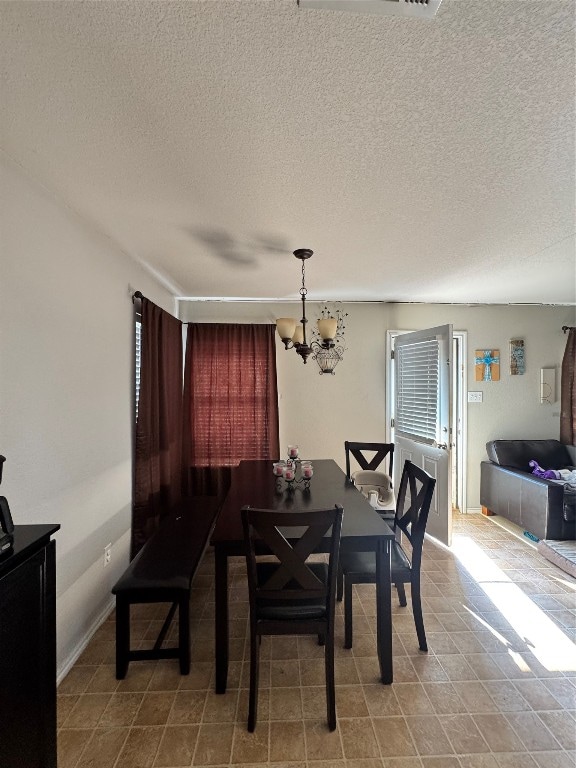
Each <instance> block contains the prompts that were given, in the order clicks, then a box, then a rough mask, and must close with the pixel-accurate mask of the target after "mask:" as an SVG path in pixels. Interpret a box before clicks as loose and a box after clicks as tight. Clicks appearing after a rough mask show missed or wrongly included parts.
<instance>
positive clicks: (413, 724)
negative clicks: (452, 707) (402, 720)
mask: <svg viewBox="0 0 576 768" xmlns="http://www.w3.org/2000/svg"><path fill="white" fill-rule="evenodd" d="M447 717H450V715H447ZM406 722H407V724H408V729H409V731H410V735H411V736H412V739H413V740H414V744H415V745H416V749H417V751H418V754H419V755H430V756H432V755H450V754H453V752H454V749H453V748H452V746H451V744H450V741H449V740H448V738H447V737H446V734H445V732H444V730H443V728H442V725H441V722H440V719H439V718H438V717H436V716H435V715H416V716H411V717H407V718H406Z"/></svg>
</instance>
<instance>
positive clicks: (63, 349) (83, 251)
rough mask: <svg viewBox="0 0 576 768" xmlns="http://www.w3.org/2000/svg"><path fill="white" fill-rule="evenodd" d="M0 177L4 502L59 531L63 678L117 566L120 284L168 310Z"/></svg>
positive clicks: (127, 371)
mask: <svg viewBox="0 0 576 768" xmlns="http://www.w3.org/2000/svg"><path fill="white" fill-rule="evenodd" d="M0 171H1V179H2V185H1V197H2V199H1V210H2V214H1V215H2V223H1V232H2V235H1V250H0V259H1V268H0V329H1V333H0V361H1V364H0V453H1V454H3V455H5V456H6V459H7V460H6V463H5V465H4V477H3V482H2V487H1V493H2V495H4V496H6V498H7V499H8V501H9V503H10V508H11V511H12V516H13V518H14V522H15V524H26V523H60V525H61V526H62V528H61V530H60V531H59V532H58V533H57V534H56V536H55V539H56V553H57V566H56V567H57V632H58V669H59V675H60V676H61V675H62V673H63V672H64V671H66V669H67V668H68V666H69V664H70V663H71V661H73V659H74V657H75V655H77V653H78V652H79V651H80V650H81V648H82V644H83V642H84V641H85V639H86V636H87V633H89V632H90V631H92V630H93V629H94V627H95V626H96V624H97V622H98V621H99V620H100V619H101V618H102V616H103V614H104V613H105V612H106V610H107V609H108V608H109V606H110V600H111V595H110V588H111V586H112V585H113V583H114V581H115V580H116V579H117V578H118V576H119V574H120V573H121V572H122V570H123V569H124V568H125V567H126V565H127V562H128V546H129V529H130V517H131V511H130V508H131V491H132V480H131V412H132V407H131V392H132V378H133V372H132V360H133V351H132V350H133V319H132V301H131V298H130V293H129V291H130V289H129V286H130V285H131V286H133V287H134V289H136V290H141V291H142V292H143V293H144V295H145V296H147V297H148V298H150V299H151V300H153V301H155V302H156V303H158V304H160V305H161V306H163V307H164V308H165V309H167V310H168V311H171V312H172V313H174V311H175V306H174V302H173V299H172V297H171V296H169V295H168V293H167V292H166V291H165V290H164V289H163V288H161V287H159V285H158V284H157V283H156V282H155V281H154V280H153V279H152V278H151V277H150V276H149V275H148V273H146V272H145V271H143V270H142V268H141V267H139V266H138V265H137V264H136V262H135V261H133V260H132V259H130V258H129V257H127V256H126V255H125V254H123V253H122V252H121V251H120V249H119V248H117V247H116V246H115V245H114V244H113V243H112V242H110V240H109V239H107V238H104V237H102V236H100V235H99V234H98V233H96V232H94V231H92V229H91V227H90V226H89V224H87V223H86V222H83V221H82V219H81V218H80V217H78V216H77V215H75V214H74V213H73V212H72V211H70V210H69V209H68V208H66V207H65V206H63V205H62V204H61V203H60V202H56V201H54V200H52V199H51V198H50V196H49V195H48V194H47V193H46V192H45V191H44V190H43V189H42V188H40V187H38V186H37V185H35V184H34V183H33V182H32V181H31V180H29V179H28V178H26V177H25V176H24V175H23V174H22V173H21V172H20V171H19V170H17V169H16V168H15V167H13V166H11V165H9V164H8V162H7V161H4V162H3V163H2V165H1V166H0ZM109 542H112V544H113V552H112V562H111V564H110V565H109V566H108V567H107V568H106V569H105V568H104V567H103V552H104V546H105V545H106V544H107V543H109Z"/></svg>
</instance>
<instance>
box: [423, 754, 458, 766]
mask: <svg viewBox="0 0 576 768" xmlns="http://www.w3.org/2000/svg"><path fill="white" fill-rule="evenodd" d="M422 767H423V768H460V761H459V760H458V758H457V757H449V756H448V755H443V756H442V757H423V758H422Z"/></svg>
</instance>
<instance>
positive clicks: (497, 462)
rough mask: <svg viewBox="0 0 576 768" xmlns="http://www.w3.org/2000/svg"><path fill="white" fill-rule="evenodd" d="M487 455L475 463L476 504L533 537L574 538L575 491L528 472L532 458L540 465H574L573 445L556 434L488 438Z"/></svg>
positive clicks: (563, 466) (556, 467) (575, 530)
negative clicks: (477, 474) (550, 437)
mask: <svg viewBox="0 0 576 768" xmlns="http://www.w3.org/2000/svg"><path fill="white" fill-rule="evenodd" d="M486 452H487V454H488V459H489V461H483V462H482V463H481V465H480V504H481V505H482V511H483V513H484V514H487V515H501V516H502V517H505V518H507V519H508V520H510V521H511V522H513V523H516V524H517V525H519V526H520V527H521V528H522V529H523V530H524V531H528V532H529V533H531V534H532V535H533V536H535V537H537V538H538V539H555V540H574V539H576V523H575V521H576V491H574V490H573V489H571V488H569V487H568V486H565V485H564V484H563V483H559V482H556V481H553V480H545V479H543V478H541V477H537V476H536V475H534V474H532V470H531V468H530V466H529V462H530V461H531V460H535V461H536V462H538V464H539V465H540V467H542V468H543V469H574V468H575V463H576V462H575V458H574V447H573V446H566V445H564V444H563V443H561V442H559V441H558V440H491V441H490V442H488V443H486Z"/></svg>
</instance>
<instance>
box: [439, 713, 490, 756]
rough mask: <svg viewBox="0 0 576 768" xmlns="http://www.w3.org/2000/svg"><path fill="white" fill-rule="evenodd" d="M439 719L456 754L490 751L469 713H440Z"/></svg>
mask: <svg viewBox="0 0 576 768" xmlns="http://www.w3.org/2000/svg"><path fill="white" fill-rule="evenodd" d="M439 720H440V722H441V724H442V727H443V728H444V732H445V733H446V735H447V736H448V738H449V739H450V743H451V744H452V747H453V749H454V752H456V753H457V754H459V755H462V754H471V753H476V752H489V751H490V748H489V746H488V744H487V743H486V740H485V739H483V738H482V735H481V733H480V731H479V730H478V728H477V727H476V725H475V723H474V719H473V718H472V717H471V716H470V715H441V716H440V717H439Z"/></svg>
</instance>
